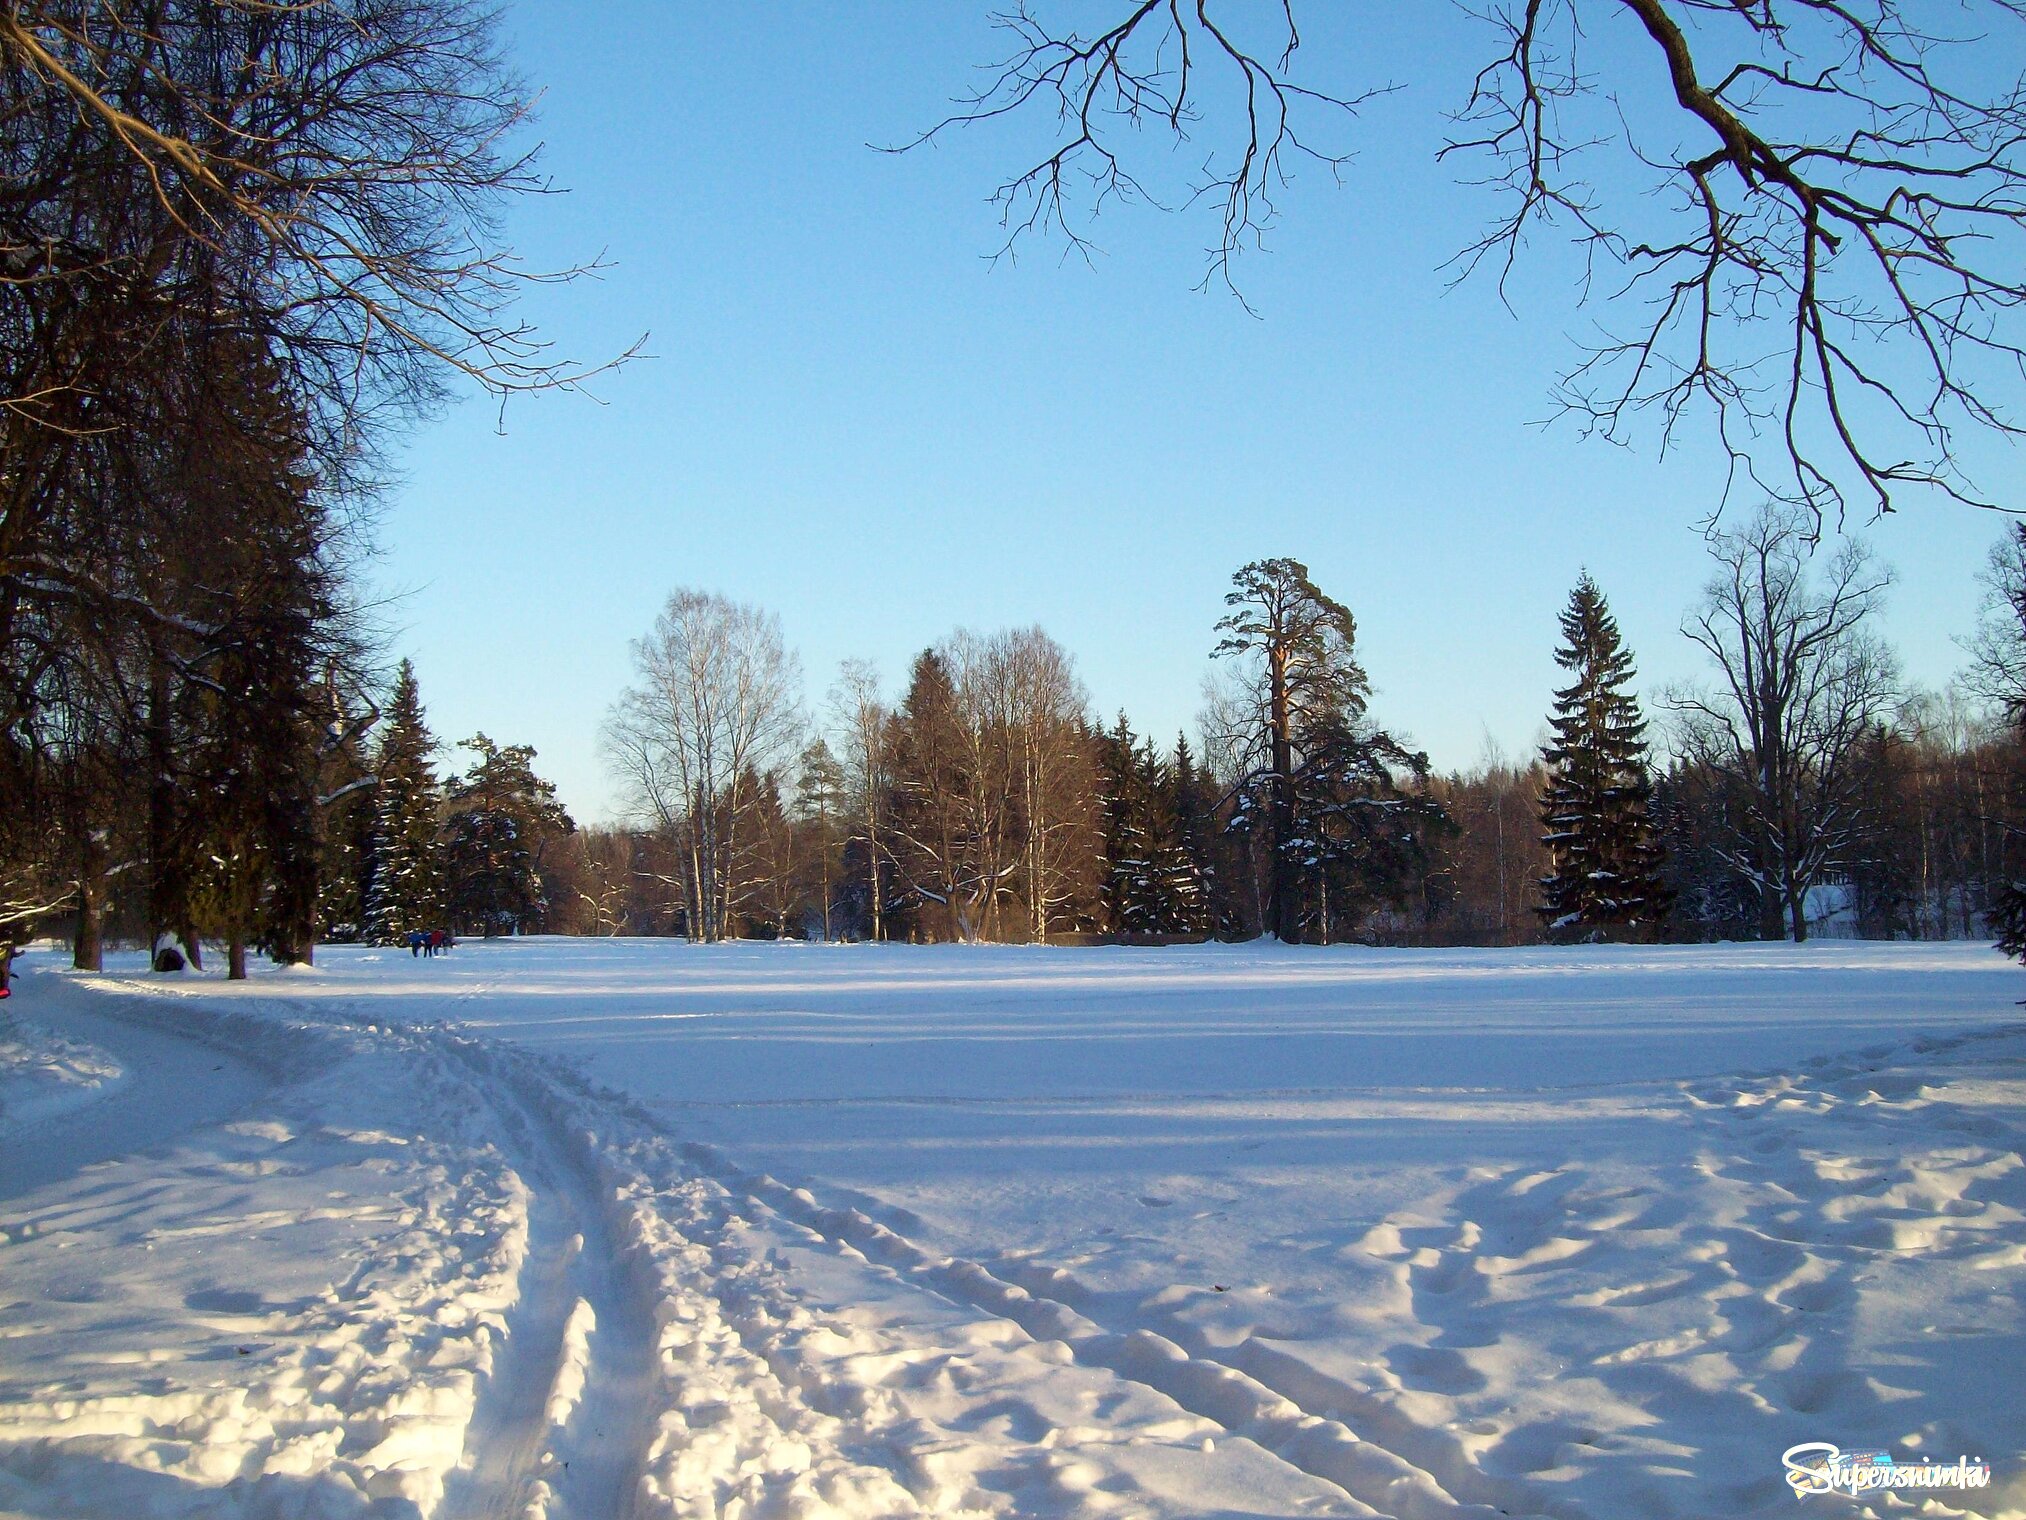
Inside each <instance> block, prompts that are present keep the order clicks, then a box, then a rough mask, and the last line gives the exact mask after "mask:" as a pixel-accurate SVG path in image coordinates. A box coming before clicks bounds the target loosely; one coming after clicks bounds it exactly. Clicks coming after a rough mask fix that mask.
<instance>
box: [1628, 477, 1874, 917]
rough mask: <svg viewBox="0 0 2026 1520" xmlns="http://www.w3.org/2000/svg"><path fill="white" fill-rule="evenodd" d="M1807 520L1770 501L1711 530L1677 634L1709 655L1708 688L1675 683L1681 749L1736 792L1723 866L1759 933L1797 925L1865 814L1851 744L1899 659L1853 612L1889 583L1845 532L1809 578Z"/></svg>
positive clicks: (1863, 731) (1868, 725)
mask: <svg viewBox="0 0 2026 1520" xmlns="http://www.w3.org/2000/svg"><path fill="white" fill-rule="evenodd" d="M1810 535H1811V525H1810V523H1809V522H1808V520H1807V518H1806V517H1805V515H1804V514H1803V512H1802V511H1801V510H1800V509H1799V508H1796V507H1793V506H1779V505H1769V506H1767V507H1764V508H1762V509H1761V510H1760V512H1759V513H1758V515H1757V516H1756V517H1754V519H1753V520H1752V521H1751V522H1750V523H1749V524H1747V525H1746V526H1744V527H1741V528H1737V529H1734V530H1732V531H1730V532H1727V533H1723V534H1720V535H1718V536H1717V537H1716V538H1715V539H1714V540H1713V541H1712V543H1711V548H1710V552H1711V555H1712V556H1713V557H1714V558H1715V560H1716V562H1717V572H1716V574H1715V575H1714V576H1713V577H1712V578H1711V580H1710V582H1709V585H1708V586H1707V587H1706V588H1705V590H1704V593H1703V600H1702V602H1701V604H1700V605H1699V606H1697V607H1696V608H1695V609H1694V610H1693V611H1691V612H1690V613H1689V615H1688V617H1687V619H1686V620H1685V621H1684V622H1683V624H1682V632H1683V633H1685V634H1687V635H1688V637H1689V638H1690V639H1691V640H1692V641H1694V642H1695V643H1696V644H1697V645H1698V646H1699V647H1701V648H1702V650H1703V651H1704V652H1705V653H1706V654H1708V656H1709V658H1710V660H1711V662H1712V663H1713V664H1714V665H1715V666H1716V669H1717V674H1718V677H1719V684H1718V686H1717V687H1716V688H1715V689H1714V690H1713V691H1676V692H1673V693H1671V694H1670V696H1669V698H1668V705H1669V706H1670V707H1671V708H1672V709H1673V710H1674V711H1675V713H1676V714H1677V715H1678V716H1679V718H1680V720H1681V742H1682V746H1683V748H1684V750H1685V751H1686V752H1687V754H1688V756H1689V758H1690V759H1691V760H1693V761H1696V762H1700V763H1702V764H1704V765H1707V766H1708V767H1710V769H1711V770H1713V771H1715V772H1716V773H1718V774H1719V775H1722V776H1725V777H1727V778H1728V779H1729V780H1730V781H1731V782H1732V783H1733V785H1734V786H1735V787H1736V789H1737V791H1738V793H1739V795H1740V796H1741V797H1742V798H1743V799H1744V807H1743V817H1742V818H1741V819H1739V820H1738V826H1737V829H1736V835H1737V837H1736V839H1735V845H1734V849H1733V850H1732V853H1731V863H1732V866H1733V867H1734V869H1736V870H1737V871H1738V872H1739V874H1740V875H1742V876H1743V877H1744V878H1745V879H1746V880H1747V881H1748V882H1750V883H1751V885H1752V887H1753V889H1754V890H1755V891H1756V892H1757V893H1758V898H1759V928H1760V935H1761V937H1762V938H1765V939H1779V938H1781V937H1782V935H1783V926H1782V920H1783V918H1784V920H1785V930H1786V931H1788V932H1791V933H1792V934H1793V937H1794V938H1795V939H1797V940H1800V939H1805V938H1806V937H1807V933H1808V909H1807V898H1808V889H1809V887H1810V886H1812V885H1813V884H1814V883H1815V882H1817V881H1819V880H1821V879H1822V877H1823V876H1824V875H1825V874H1826V873H1827V872H1829V871H1830V870H1832V869H1834V868H1835V867H1837V866H1840V865H1844V864H1847V861H1846V860H1845V858H1844V857H1845V853H1846V852H1847V851H1848V850H1849V848H1850V847H1851V845H1852V844H1853V842H1854V841H1855V840H1856V839H1857V838H1858V837H1859V830H1860V826H1861V824H1862V822H1863V820H1862V817H1861V810H1860V807H1859V797H1858V776H1857V774H1856V769H1857V760H1858V753H1859V747H1860V745H1861V743H1862V741H1863V740H1864V738H1865V736H1866V735H1867V733H1868V732H1869V731H1871V730H1872V729H1873V728H1874V727H1875V726H1876V724H1877V723H1878V721H1879V720H1880V719H1881V718H1882V717H1883V716H1885V715H1886V714H1888V713H1889V712H1890V711H1891V706H1892V701H1893V697H1894V691H1895V686H1896V682H1897V674H1898V672H1897V670H1896V668H1895V665H1894V661H1893V658H1892V654H1891V652H1890V651H1889V650H1888V649H1886V648H1885V646H1884V645H1883V644H1881V643H1880V642H1879V641H1878V640H1877V639H1876V638H1875V637H1873V636H1872V634H1871V632H1870V631H1869V629H1868V627H1867V626H1866V622H1865V620H1866V619H1867V618H1868V617H1869V616H1870V614H1871V613H1872V612H1874V611H1875V610H1877V608H1878V606H1879V604H1880V603H1881V602H1882V600H1883V599H1884V595H1885V591H1886V588H1887V587H1888V586H1890V585H1891V583H1892V575H1891V572H1890V571H1888V570H1885V569H1883V568H1881V567H1879V566H1878V565H1876V564H1875V563H1874V562H1873V560H1872V558H1871V555H1870V553H1869V552H1868V550H1867V549H1866V548H1865V546H1864V545H1863V544H1862V543H1860V542H1857V541H1855V540H1852V541H1850V542H1849V543H1847V544H1846V545H1845V546H1844V548H1843V549H1842V551H1841V552H1839V553H1838V554H1837V555H1836V556H1835V558H1834V559H1832V560H1831V561H1830V562H1829V564H1828V566H1827V567H1826V569H1825V570H1824V572H1823V574H1822V576H1821V578H1820V580H1819V582H1818V581H1817V579H1816V578H1814V577H1812V576H1811V575H1810V573H1809V547H1810Z"/></svg>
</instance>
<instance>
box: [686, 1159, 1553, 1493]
mask: <svg viewBox="0 0 2026 1520" xmlns="http://www.w3.org/2000/svg"><path fill="white" fill-rule="evenodd" d="M681 1152H682V1155H683V1157H684V1159H685V1160H686V1161H688V1162H689V1163H690V1164H691V1165H692V1166H695V1167H696V1168H697V1169H699V1170H700V1171H702V1172H703V1173H705V1174H706V1175H708V1176H710V1177H712V1178H713V1179H714V1180H716V1181H717V1182H718V1183H719V1184H721V1185H722V1186H724V1187H726V1188H728V1189H730V1190H732V1191H733V1192H735V1193H737V1194H740V1195H742V1196H744V1197H746V1198H748V1199H750V1200H752V1201H753V1202H754V1203H756V1204H759V1205H761V1206H763V1207H764V1208H767V1209H770V1210H771V1211H773V1212H774V1213H776V1214H779V1215H781V1216H782V1217H784V1218H786V1219H788V1220H790V1221H792V1222H794V1223H796V1224H799V1225H801V1226H802V1227H804V1228H805V1229H808V1230H810V1231H813V1232H814V1233H815V1234H817V1235H819V1236H821V1237H823V1238H824V1239H826V1240H828V1241H830V1242H831V1243H832V1244H834V1245H838V1246H843V1247H848V1248H850V1249H851V1250H853V1251H855V1252H857V1253H858V1254H860V1255H862V1256H864V1257H865V1258H867V1259H868V1260H870V1261H873V1262H876V1263H878V1264H880V1265H882V1266H885V1267H887V1268H889V1269H890V1270H892V1271H893V1272H895V1273H896V1274H897V1275H899V1276H900V1277H902V1278H904V1279H907V1280H910V1281H913V1282H914V1283H916V1284H917V1285H919V1286H922V1287H926V1288H928V1289H930V1290H931V1291H934V1292H936V1293H939V1294H941V1295H942V1296H944V1297H946V1298H951V1299H955V1300H957V1301H959V1302H961V1303H964V1304H967V1305H969V1306H971V1307H972V1308H974V1309H977V1310H979V1311H980V1312H982V1313H985V1314H990V1315H994V1316H997V1317H999V1318H1003V1319H1007V1320H1010V1321H1012V1322H1013V1323H1014V1324H1016V1325H1018V1326H1019V1327H1020V1328H1021V1329H1022V1330H1024V1331H1026V1333H1027V1334H1028V1335H1029V1336H1031V1337H1033V1338H1034V1339H1035V1340H1036V1341H1044V1342H1054V1343H1057V1344H1060V1345H1062V1346H1063V1347H1065V1348H1066V1349H1067V1350H1068V1351H1069V1353H1070V1354H1071V1355H1072V1356H1073V1357H1074V1358H1075V1360H1076V1361H1078V1362H1080V1363H1083V1364H1085V1365H1087V1366H1093V1367H1100V1368H1103V1369H1105V1370H1106V1371H1108V1372H1111V1373H1114V1374H1116V1375H1117V1376H1119V1377H1122V1378H1125V1379H1126V1380H1128V1381H1130V1382H1135V1383H1139V1384H1141V1385H1143V1386H1145V1387H1148V1388H1151V1389H1153V1390H1154V1391H1155V1392H1157V1393H1160V1394H1163V1395H1165V1396H1166V1397H1167V1398H1169V1399H1171V1400H1173V1401H1174V1402H1175V1403H1176V1404H1179V1405H1180V1406H1181V1407H1182V1408H1183V1409H1185V1410H1187V1411H1189V1412H1190V1413H1191V1414H1194V1415H1197V1416H1199V1417H1201V1418H1203V1419H1207V1420H1210V1421H1212V1422H1213V1423H1215V1424H1217V1425H1220V1426H1222V1427H1223V1428H1224V1429H1225V1430H1226V1431H1227V1432H1229V1433H1230V1434H1231V1435H1234V1436H1241V1437H1244V1438H1246V1439H1248V1440H1251V1441H1252V1442H1254V1443H1255V1444H1257V1445H1259V1446H1260V1447H1262V1448H1264V1449H1265V1450H1266V1451H1268V1452H1270V1453H1271V1454H1273V1455H1274V1456H1276V1457H1278V1458H1279V1459H1280V1460H1281V1461H1283V1462H1285V1463H1287V1464H1288V1465H1289V1466H1291V1467H1295V1468H1299V1469H1300V1470H1301V1471H1303V1472H1305V1473H1307V1474H1309V1475H1310V1476H1311V1477H1315V1478H1320V1479H1322V1480H1323V1481H1324V1482H1327V1483H1330V1484H1333V1485H1335V1486H1336V1487H1337V1488H1339V1489H1342V1490H1343V1491H1344V1492H1345V1493H1347V1494H1348V1495H1350V1497H1351V1498H1353V1499H1355V1500H1357V1501H1359V1502H1360V1503H1362V1504H1365V1505H1369V1506H1370V1507H1371V1508H1373V1509H1375V1510H1377V1511H1379V1512H1380V1513H1382V1514H1385V1515H1391V1516H1394V1517H1397V1520H1498V1517H1501V1516H1509V1515H1513V1514H1527V1513H1543V1514H1544V1513H1557V1514H1559V1513H1562V1511H1561V1510H1559V1509H1555V1510H1551V1509H1549V1508H1547V1507H1545V1506H1544V1505H1543V1504H1542V1503H1541V1502H1540V1501H1539V1500H1538V1499H1537V1498H1536V1497H1534V1496H1533V1495H1531V1494H1530V1493H1528V1491H1527V1490H1526V1489H1525V1488H1523V1487H1521V1486H1520V1485H1517V1484H1507V1483H1500V1482H1498V1481H1497V1480H1495V1479H1491V1478H1488V1477H1484V1478H1482V1482H1481V1483H1478V1484H1474V1485H1473V1487H1474V1488H1476V1489H1477V1490H1478V1495H1475V1496H1473V1497H1472V1498H1471V1499H1469V1500H1464V1499H1459V1498H1458V1497H1457V1496H1455V1495H1454V1494H1452V1493H1451V1492H1450V1491H1449V1490H1448V1489H1447V1488H1445V1487H1444V1485H1443V1484H1442V1482H1441V1481H1440V1480H1439V1479H1438V1478H1437V1477H1436V1476H1435V1475H1434V1474H1433V1473H1431V1472H1429V1471H1428V1470H1427V1469H1426V1468H1424V1467H1421V1466H1419V1465H1417V1464H1416V1463H1414V1462H1412V1461H1410V1460H1409V1459H1408V1458H1407V1457H1405V1456H1403V1455H1402V1454H1401V1453H1400V1452H1398V1451H1396V1450H1394V1449H1392V1448H1391V1447H1389V1446H1387V1445H1382V1444H1380V1443H1379V1442H1377V1441H1373V1440H1368V1439H1365V1438H1363V1437H1361V1436H1360V1435H1359V1434H1358V1433H1357V1432H1355V1431H1353V1430H1352V1429H1351V1428H1350V1427H1349V1426H1347V1425H1345V1424H1344V1423H1343V1422H1342V1421H1341V1420H1339V1419H1337V1418H1335V1417H1334V1416H1333V1415H1330V1414H1322V1413H1318V1412H1316V1411H1315V1410H1314V1409H1311V1408H1309V1407H1305V1406H1304V1404H1303V1403H1302V1402H1301V1400H1300V1399H1298V1398H1295V1397H1292V1396H1290V1394H1289V1393H1287V1392H1283V1391H1282V1390H1281V1389H1279V1388H1276V1387H1274V1386H1271V1385H1270V1384H1269V1383H1268V1382H1267V1381H1265V1380H1264V1379H1263V1378H1262V1377H1261V1376H1259V1375H1258V1374H1259V1373H1265V1374H1266V1375H1267V1376H1269V1377H1275V1379H1276V1381H1280V1380H1282V1378H1284V1377H1285V1374H1286V1370H1287V1369H1286V1368H1282V1367H1279V1366H1276V1365H1275V1364H1273V1363H1272V1362H1270V1361H1268V1360H1266V1359H1261V1360H1259V1361H1257V1362H1255V1363H1254V1364H1253V1368H1252V1369H1250V1370H1245V1369H1241V1368H1239V1367H1236V1366H1233V1365H1231V1364H1230V1363H1228V1362H1225V1361H1221V1360H1219V1359H1217V1358H1214V1357H1209V1356H1203V1355H1192V1354H1191V1353H1190V1352H1189V1351H1187V1350H1186V1349H1184V1348H1183V1347H1182V1346H1180V1345H1178V1344H1177V1343H1176V1342H1174V1341H1173V1340H1170V1339H1168V1338H1167V1337H1166V1336H1162V1335H1159V1334H1157V1333H1155V1332H1154V1331H1152V1330H1148V1329H1145V1328H1133V1329H1129V1330H1125V1331H1118V1330H1113V1329H1109V1328H1107V1327H1106V1326H1104V1325H1102V1324H1100V1323H1098V1322H1096V1321H1094V1320H1092V1319H1090V1318H1088V1317H1087V1316H1085V1315H1084V1314H1082V1313H1081V1312H1079V1311H1078V1310H1076V1309H1073V1308H1071V1307H1070V1306H1069V1305H1068V1304H1066V1303H1063V1302H1061V1301H1060V1300H1058V1299H1055V1298H1051V1297H1048V1296H1045V1295H1043V1294H1038V1293H1035V1292H1032V1291H1030V1290H1029V1289H1028V1288H1025V1287H1021V1286H1018V1285H1016V1284H1014V1283H1010V1282H1007V1281H1005V1280H1004V1279H1002V1278H1000V1277H997V1276H995V1275H994V1274H993V1273H992V1272H990V1271H989V1270H987V1269H986V1268H985V1267H984V1266H983V1265H981V1264H980V1263H978V1262H976V1261H972V1260H969V1259H967V1258H964V1257H956V1256H947V1257H939V1256H936V1255H934V1254H932V1253H931V1252H929V1251H927V1250H925V1249H924V1248H922V1247H921V1246H920V1245H917V1244H916V1243H915V1242H914V1241H912V1240H910V1239H908V1238H907V1237H906V1236H904V1235H901V1234H899V1233H897V1232H896V1231H894V1230H892V1229H890V1228H888V1227H887V1226H886V1225H883V1224H880V1223H879V1222H878V1221H876V1220H874V1219H872V1218H870V1217H868V1216H867V1215H866V1214H865V1213H863V1212H862V1211H860V1210H858V1209H833V1208H826V1207H825V1206H824V1205H823V1204H821V1203H820V1202H819V1201H818V1200H817V1198H816V1197H815V1195H814V1194H813V1193H811V1192H809V1191H808V1190H807V1189H805V1188H791V1187H789V1186H788V1185H787V1184H785V1183H783V1182H781V1181H779V1180H778V1179H777V1178H774V1177H771V1176H769V1175H767V1174H766V1173H764V1172H757V1173H756V1172H746V1171H743V1170H741V1169H740V1168H739V1167H737V1166H736V1165H734V1164H733V1163H732V1162H731V1161H730V1160H729V1159H728V1158H726V1157H725V1155H724V1154H723V1153H722V1152H721V1151H719V1150H718V1149H717V1148H716V1147H715V1146H710V1145H703V1144H697V1143H684V1144H683V1145H682V1146H681ZM1262 1349H1264V1348H1262ZM1287 1360H1288V1361H1289V1362H1290V1363H1292V1359H1291V1358H1290V1359H1287ZM1286 1381H1288V1382H1290V1383H1293V1382H1295V1381H1296V1380H1295V1379H1292V1378H1286ZM1303 1391H1305V1390H1303ZM1339 1407H1341V1401H1339ZM1480 1476H1482V1475H1480Z"/></svg>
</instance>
